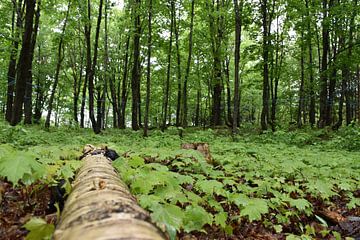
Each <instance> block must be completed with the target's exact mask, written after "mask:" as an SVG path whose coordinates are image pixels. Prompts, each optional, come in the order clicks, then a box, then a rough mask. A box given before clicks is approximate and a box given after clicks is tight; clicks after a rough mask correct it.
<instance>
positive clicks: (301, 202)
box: [289, 198, 311, 211]
mask: <svg viewBox="0 0 360 240" xmlns="http://www.w3.org/2000/svg"><path fill="white" fill-rule="evenodd" d="M289 203H290V205H291V206H292V207H296V208H297V209H298V210H300V211H305V210H306V209H307V208H310V207H311V203H310V202H309V201H308V200H306V199H304V198H300V199H291V200H289Z"/></svg>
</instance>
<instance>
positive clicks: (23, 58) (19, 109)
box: [10, 0, 36, 126]
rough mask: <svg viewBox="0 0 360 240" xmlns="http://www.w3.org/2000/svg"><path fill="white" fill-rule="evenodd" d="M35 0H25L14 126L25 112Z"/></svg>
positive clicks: (14, 107)
mask: <svg viewBox="0 0 360 240" xmlns="http://www.w3.org/2000/svg"><path fill="white" fill-rule="evenodd" d="M35 3H36V1H35V0H27V1H25V5H26V14H25V29H24V35H23V40H22V48H21V51H20V57H19V62H18V75H17V79H16V94H15V101H14V105H13V111H12V117H11V122H10V124H11V125H12V126H15V125H17V124H18V123H20V121H21V118H22V114H23V104H24V97H25V89H26V80H27V76H28V74H29V71H31V69H30V66H31V37H32V32H33V17H34V12H35Z"/></svg>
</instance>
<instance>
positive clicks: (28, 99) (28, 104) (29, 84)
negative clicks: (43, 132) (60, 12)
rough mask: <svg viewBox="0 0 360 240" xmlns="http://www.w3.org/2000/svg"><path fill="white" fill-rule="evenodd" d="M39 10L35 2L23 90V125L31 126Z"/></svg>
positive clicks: (38, 5) (38, 4) (39, 2)
mask: <svg viewBox="0 0 360 240" xmlns="http://www.w3.org/2000/svg"><path fill="white" fill-rule="evenodd" d="M40 8H41V0H38V2H37V8H36V12H35V23H34V28H33V32H32V36H31V47H30V66H29V71H28V75H27V77H26V88H25V98H24V114H25V118H24V123H25V124H31V123H32V89H33V80H32V77H33V76H32V69H33V67H32V63H33V59H34V51H35V45H36V38H37V35H38V29H39V23H40Z"/></svg>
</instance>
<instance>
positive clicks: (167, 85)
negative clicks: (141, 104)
mask: <svg viewBox="0 0 360 240" xmlns="http://www.w3.org/2000/svg"><path fill="white" fill-rule="evenodd" d="M174 13H175V2H174V0H170V15H171V17H170V18H171V21H170V39H169V49H168V54H167V72H166V81H165V91H164V105H163V119H162V125H161V131H164V130H165V128H166V122H167V117H168V106H169V94H170V74H171V54H172V42H173V32H174V19H175V16H174ZM169 119H170V118H169Z"/></svg>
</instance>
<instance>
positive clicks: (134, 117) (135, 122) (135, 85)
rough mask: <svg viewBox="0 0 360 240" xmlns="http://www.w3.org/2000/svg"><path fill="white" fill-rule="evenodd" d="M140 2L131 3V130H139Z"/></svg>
mask: <svg viewBox="0 0 360 240" xmlns="http://www.w3.org/2000/svg"><path fill="white" fill-rule="evenodd" d="M140 4H141V0H135V1H134V3H133V16H134V37H133V48H134V49H133V57H134V59H133V68H132V73H131V92H132V103H131V127H132V129H133V130H139V128H140V127H139V109H140V36H141V21H140V15H141V12H140Z"/></svg>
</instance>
